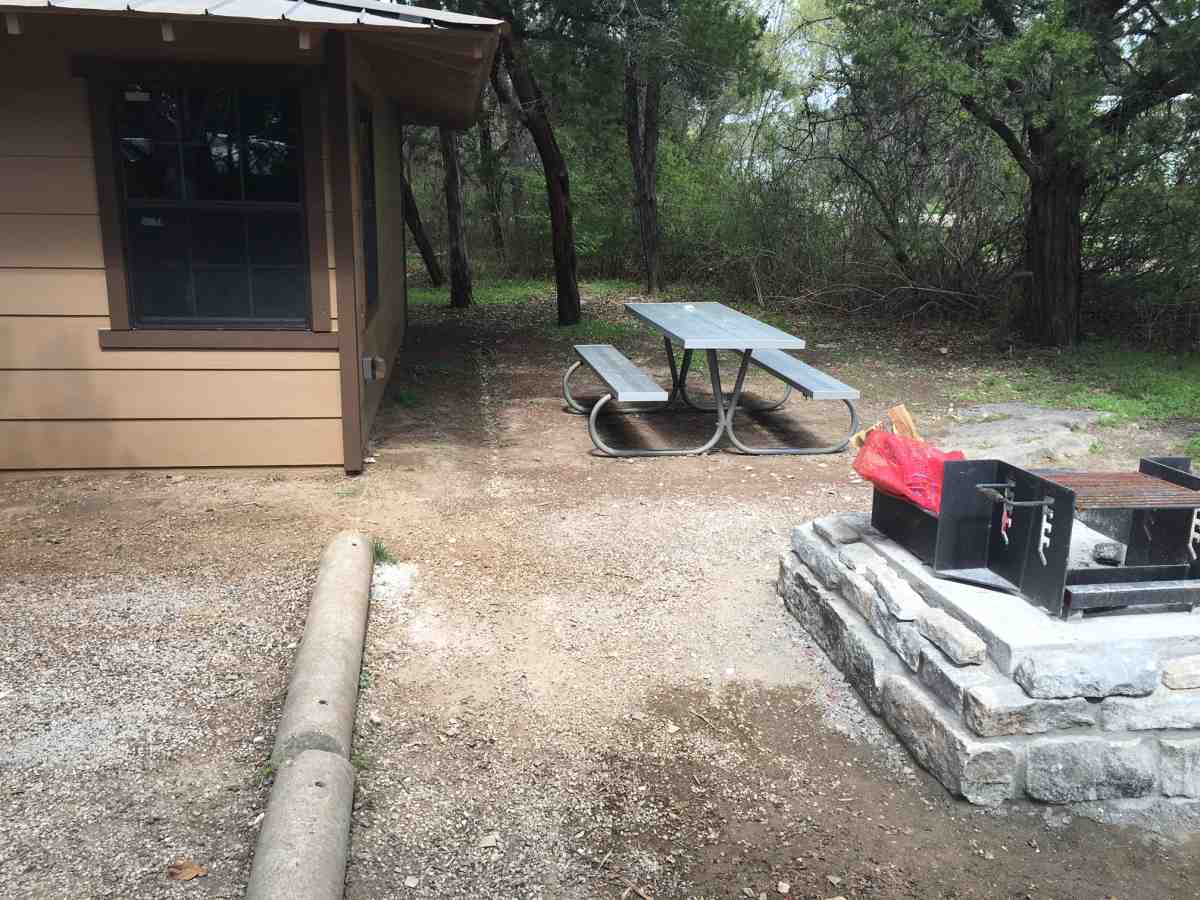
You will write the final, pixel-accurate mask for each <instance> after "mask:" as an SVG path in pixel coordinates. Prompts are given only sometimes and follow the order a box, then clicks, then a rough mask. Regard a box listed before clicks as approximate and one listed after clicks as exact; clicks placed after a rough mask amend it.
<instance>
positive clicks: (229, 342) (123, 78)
mask: <svg viewBox="0 0 1200 900" xmlns="http://www.w3.org/2000/svg"><path fill="white" fill-rule="evenodd" d="M73 71H74V74H75V75H76V76H79V77H83V78H86V79H87V81H88V97H89V105H90V111H91V121H92V142H93V151H94V156H95V167H96V182H97V196H98V201H99V211H100V226H101V239H102V249H103V254H104V267H105V276H106V281H107V288H108V301H109V314H110V328H109V329H108V330H101V332H100V335H99V338H100V345H101V347H103V348H108V349H138V348H142V347H144V348H146V349H168V348H179V349H243V348H244V349H256V348H257V349H278V350H293V349H294V350H306V349H311V350H336V349H337V346H338V340H337V334H336V333H334V332H333V331H332V327H333V323H332V316H331V302H330V300H331V298H330V291H329V287H330V285H329V255H328V243H327V237H326V228H325V226H326V221H325V219H326V209H325V178H324V172H323V167H322V158H323V147H322V138H323V134H322V124H321V96H320V91H321V87H322V80H321V77H320V76H321V69H320V68H319V67H317V66H305V65H293V66H279V65H225V64H209V63H186V62H166V63H164V62H162V61H154V62H145V63H138V62H123V61H115V60H98V59H91V58H77V59H75V60H74V61H73ZM130 81H145V82H176V83H181V84H187V83H188V82H193V83H196V82H198V83H201V84H213V85H222V86H229V87H241V86H245V85H254V86H258V85H264V84H271V85H279V86H280V87H291V88H294V89H296V90H297V91H298V94H299V115H300V129H299V131H300V143H299V155H300V172H301V185H300V192H301V199H300V205H299V212H300V216H301V220H302V234H303V236H304V242H305V245H306V246H305V250H304V254H305V256H304V258H303V259H302V262H301V265H302V267H306V268H307V282H308V303H307V312H308V315H307V321H306V322H304V323H302V324H301V323H297V322H295V321H291V322H287V323H286V324H285V323H275V322H270V321H264V320H258V321H254V320H243V321H236V322H233V321H229V320H221V321H220V323H219V324H216V323H214V324H213V325H211V326H210V325H208V324H207V323H204V322H194V323H193V322H188V323H186V324H184V323H180V324H173V323H171V322H167V321H164V322H162V323H161V324H160V323H159V322H153V323H148V324H141V325H139V324H137V323H136V322H135V320H134V316H133V309H132V303H133V299H132V296H131V291H130V283H129V274H130V273H129V270H128V247H129V244H128V241H127V238H126V234H125V208H126V207H125V201H124V193H123V187H122V181H121V176H120V172H119V170H118V166H119V158H118V156H117V129H116V116H117V104H116V100H117V87H118V86H119V85H122V84H124V83H127V82H130Z"/></svg>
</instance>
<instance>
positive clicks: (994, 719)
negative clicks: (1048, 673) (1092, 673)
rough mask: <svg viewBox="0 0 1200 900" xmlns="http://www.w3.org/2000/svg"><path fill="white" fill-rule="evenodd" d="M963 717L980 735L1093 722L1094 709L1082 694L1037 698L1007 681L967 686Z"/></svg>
mask: <svg viewBox="0 0 1200 900" xmlns="http://www.w3.org/2000/svg"><path fill="white" fill-rule="evenodd" d="M963 721H965V722H966V723H967V727H969V728H970V729H971V730H972V731H974V732H975V733H976V734H977V735H979V736H980V737H1000V736H1002V735H1008V734H1044V733H1046V732H1047V731H1059V730H1061V729H1064V728H1081V727H1085V726H1088V725H1095V724H1096V710H1095V707H1094V705H1093V704H1091V703H1088V702H1087V701H1086V700H1084V699H1083V698H1082V697H1075V698H1073V699H1070V700H1036V699H1034V698H1033V697H1030V696H1029V695H1028V694H1026V693H1025V692H1024V691H1023V690H1021V689H1020V688H1019V687H1018V686H1017V685H1015V684H1013V683H1012V682H1011V681H1006V682H1003V683H1001V684H986V685H978V686H975V687H972V688H970V689H969V690H968V691H967V692H966V697H965V702H964V706H963Z"/></svg>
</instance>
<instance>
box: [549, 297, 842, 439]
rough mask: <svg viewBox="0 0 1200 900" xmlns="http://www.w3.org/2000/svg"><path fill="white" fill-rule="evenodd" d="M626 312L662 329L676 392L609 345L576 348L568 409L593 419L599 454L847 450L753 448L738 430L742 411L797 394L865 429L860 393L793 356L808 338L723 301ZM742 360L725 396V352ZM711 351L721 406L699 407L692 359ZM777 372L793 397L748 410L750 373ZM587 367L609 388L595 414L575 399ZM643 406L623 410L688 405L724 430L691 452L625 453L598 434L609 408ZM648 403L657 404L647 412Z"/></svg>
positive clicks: (636, 306)
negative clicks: (691, 387)
mask: <svg viewBox="0 0 1200 900" xmlns="http://www.w3.org/2000/svg"><path fill="white" fill-rule="evenodd" d="M625 309H626V310H628V311H629V312H630V313H632V314H633V315H634V316H636V317H637V318H639V319H641V320H642V321H643V322H645V323H646V324H648V325H650V326H651V327H653V328H656V329H657V330H659V331H661V332H662V334H663V347H664V349H665V351H666V355H667V364H668V365H669V367H670V372H671V390H670V392H669V393H668V392H665V391H663V390H662V389H661V388H660V387H659V386H658V385H657V384H656V383H655V382H654V381H653V379H652V378H650V376H649V375H647V374H646V373H644V372H642V371H641V370H640V369H638V368H637V366H636V365H634V364H633V363H632V362H631V361H630V360H628V359H627V358H626V357H625V356H624V355H622V354H621V353H620V351H618V350H617V349H616V348H614V347H611V346H609V345H607V344H600V345H597V344H587V345H580V346H576V348H575V351H576V353H577V354H578V356H579V357H580V358H579V360H578V361H577V362H575V363H574V364H572V365H571V366H570V367H569V368H568V369H567V371H566V373H565V374H564V375H563V396H564V398H565V400H566V403H567V407H568V408H569V409H570V410H571V411H573V412H577V413H580V414H585V415H588V431H589V433H590V435H591V438H592V442H593V443H594V444H595V445H596V447H597V449H599V450H600V451H601V452H603V453H606V454H608V455H610V456H679V455H684V454H698V453H706V452H708V451H709V450H711V449H713V448H714V447H716V445H717V444H718V443H719V442H720V440H721V438H722V436H725V437H728V438H729V442H730V443H731V444H732V445H733V446H734V447H735V448H737V449H738V450H740V451H741V452H743V453H749V454H754V455H777V454H812V453H836V452H838V451H840V450H842V449H844V448H845V446H846V444H847V443H848V441H849V435H847V437H846V440H844V441H842V442H841V443H839V444H837V445H834V446H832V447H750V446H747V445H746V444H744V443H743V442H742V441H741V440H740V439H739V438H738V436H737V434H736V433H735V432H734V426H733V423H734V415H735V413H736V412H737V410H738V409H739V408H741V409H754V410H755V411H771V410H775V409H778V408H779V407H781V406H782V405H783V404H784V403H785V402H786V401H787V399H788V397H789V396H790V395H791V392H792V389H793V388H796V389H798V390H800V391H801V392H802V393H804V394H805V395H806V396H807V397H808V398H809V399H814V400H841V401H842V402H844V403H845V404H846V406H847V407H848V408H849V410H850V420H851V421H850V425H851V427H850V432H849V434H853V433H854V431H856V430H857V427H858V415H857V413H856V411H855V409H854V404H853V402H852V401H853V400H857V399H858V397H859V392H858V391H857V390H855V389H854V388H851V387H849V386H847V385H845V384H842V383H841V382H840V381H837V380H836V379H834V378H832V377H830V376H829V375H827V374H825V373H824V372H821V371H820V370H818V369H815V368H813V367H812V366H810V365H807V364H806V363H803V362H801V361H800V360H798V359H796V358H795V357H794V356H792V355H790V354H789V353H787V352H786V351H788V350H803V349H804V347H805V344H804V340H803V339H802V338H798V337H796V336H794V335H791V334H788V333H787V332H785V331H781V330H780V329H778V328H776V327H774V326H773V325H768V324H767V323H765V322H760V321H759V320H758V319H755V318H753V317H752V316H748V315H746V314H745V313H741V312H738V311H737V310H736V309H731V308H729V307H728V306H725V305H724V304H722V303H713V302H702V303H687V302H672V303H645V302H638V303H633V302H631V303H626V304H625ZM675 344H678V345H679V347H680V349H681V350H682V351H683V357H682V360H676V357H675V346H674V345H675ZM722 350H724V351H732V352H736V353H738V354H740V361H739V365H738V371H737V376H736V378H735V380H734V385H733V392H732V393H731V394H728V395H727V394H725V392H724V390H723V389H722V383H721V367H720V359H719V357H718V355H717V354H718V351H722ZM696 351H703V352H704V353H705V354H706V357H707V360H708V371H709V377H710V379H711V381H712V393H713V405H712V406H705V405H702V404H700V403H697V402H696V401H694V400H693V399H692V398H691V397H690V396H689V395H688V390H687V376H688V371H689V369H690V368H691V364H692V357H693V354H694V353H695V352H696ZM752 363H753V364H754V365H755V366H757V367H758V368H760V369H763V370H764V371H766V372H768V373H770V374H771V375H773V376H775V377H776V378H778V379H779V380H781V381H783V382H784V384H785V385H787V392H786V393H785V394H784V396H783V398H782V399H780V400H779V401H778V402H776V403H770V404H766V405H762V406H754V407H748V406H745V405H744V404H743V401H742V391H743V388H744V386H745V380H746V373H747V371H748V369H749V367H750V365H751V364H752ZM582 365H587V366H589V367H590V368H591V369H592V370H593V371H594V372H595V373H596V375H598V376H599V378H600V379H601V380H602V381H603V382H604V383H605V384H606V385H607V386H608V387H609V391H610V392H609V393H608V394H605V395H604V396H603V397H602V398H600V400H598V401H597V402H596V403H595V404H594V405H592V406H591V407H590V408H587V407H584V406H582V405H581V404H580V403H579V402H578V401H577V400H576V399H575V398H574V397H573V396H572V394H571V390H570V378H571V376H572V374H574V372H575V371H576V370H577V369H578V368H579V367H580V366H582ZM614 402H615V403H626V404H629V403H634V404H640V406H639V407H638V408H626V409H622V410H619V411H620V412H661V411H668V410H675V409H678V408H679V406H680V404H683V405H685V406H687V407H690V408H691V409H693V410H697V411H702V412H711V413H713V414H714V415H715V417H716V428H715V430H714V431H713V434H712V436H711V437H710V438H709V439H708V440H707V441H705V442H704V443H703V444H701V445H700V446H698V447H692V448H686V449H617V448H613V447H611V446H609V445H608V444H607V443H605V442H604V440H603V439H602V438H601V437H600V435H599V433H598V431H597V429H596V420H597V417H598V415H599V414H600V412H601V410H602V409H603V408H605V407H606V406H607V405H608V404H610V403H614ZM647 404H654V406H653V407H651V408H647Z"/></svg>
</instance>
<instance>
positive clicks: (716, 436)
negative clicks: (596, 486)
mask: <svg viewBox="0 0 1200 900" xmlns="http://www.w3.org/2000/svg"><path fill="white" fill-rule="evenodd" d="M611 400H612V394H605V395H604V396H603V397H601V398H600V399H599V400H597V401H596V405H595V406H593V407H592V412H591V415H589V416H588V435H589V436H590V437H591V439H592V443H593V444H595V445H596V449H597V450H599V451H600V452H601V453H605V454H607V455H609V456H697V455H699V454H701V453H707V452H708V451H709V450H711V449H712V448H713V447H715V446H717V443H718V442H719V441H720V440H721V435H722V434H724V433H725V421H724V419H723V418H722V417H721V416H720V415H718V416H717V427H716V430H715V431H713V434H712V437H710V438H709V439H708V440H707V441H705V442H704V443H703V444H701V445H700V446H699V447H688V448H685V449H682V450H656V449H650V450H619V449H617V448H616V447H610V446H609V445H608V444H606V443H605V442H604V440H603V439H602V438H601V437H600V432H599V431H598V430H597V428H596V420H597V418H598V417H599V415H600V410H601V409H603V408H604V407H605V405H607V404H608V403H609V401H611ZM660 409H661V407H660ZM653 411H654V412H658V411H659V410H653Z"/></svg>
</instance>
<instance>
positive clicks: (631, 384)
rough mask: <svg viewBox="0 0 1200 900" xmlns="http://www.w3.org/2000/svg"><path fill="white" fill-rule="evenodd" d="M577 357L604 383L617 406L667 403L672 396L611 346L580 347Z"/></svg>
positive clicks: (586, 345)
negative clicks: (620, 404) (623, 404)
mask: <svg viewBox="0 0 1200 900" xmlns="http://www.w3.org/2000/svg"><path fill="white" fill-rule="evenodd" d="M575 353H576V355H577V356H578V357H579V359H580V361H581V362H582V363H583V364H584V365H586V366H587V367H588V368H589V369H591V370H592V371H593V372H595V373H596V377H597V378H599V379H600V380H601V381H603V382H604V384H605V386H606V387H607V388H608V389H609V392H610V393H611V394H612V399H613V400H614V401H616V402H617V403H666V402H667V399H668V397H669V396H670V395H669V394H668V393H667V392H666V391H664V390H663V389H662V388H661V387H659V385H658V383H657V382H656V381H655V380H654V379H653V378H651V377H650V376H649V375H647V374H646V373H645V372H643V371H642V370H641V369H639V368H638V367H637V366H636V365H635V364H634V363H633V362H632V361H631V360H630V359H629V358H628V357H627V356H625V354H624V353H622V352H621V351H620V350H618V349H617V348H616V347H614V346H612V345H611V344H576V345H575Z"/></svg>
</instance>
